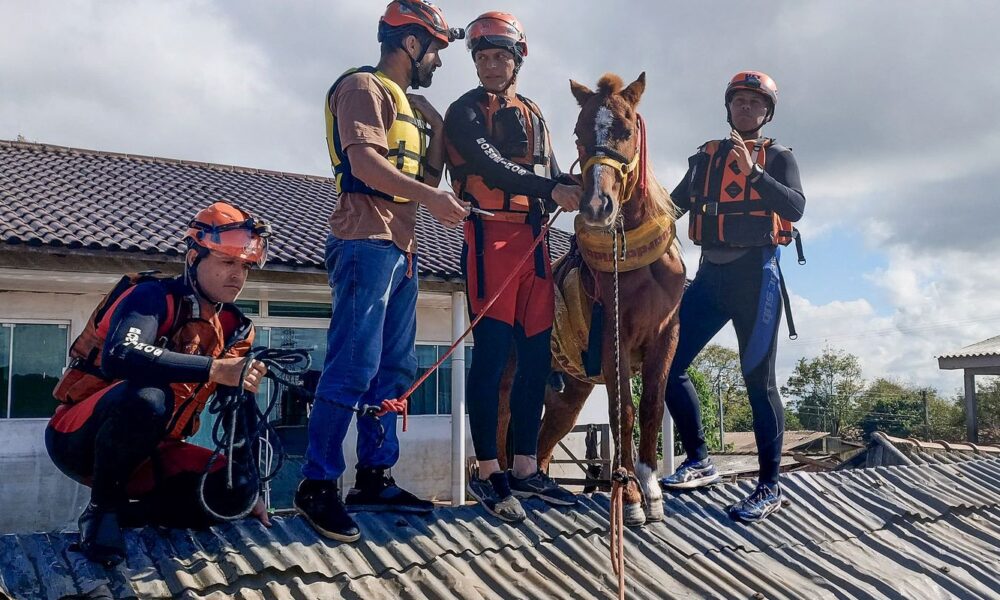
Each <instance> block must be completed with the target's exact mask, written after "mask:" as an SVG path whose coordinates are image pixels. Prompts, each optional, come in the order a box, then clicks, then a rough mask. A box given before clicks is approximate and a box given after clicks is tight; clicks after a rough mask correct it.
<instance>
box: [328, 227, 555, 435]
mask: <svg viewBox="0 0 1000 600" xmlns="http://www.w3.org/2000/svg"><path fill="white" fill-rule="evenodd" d="M562 211H563V209H562V208H559V209H557V210H556V211H555V212H554V213H552V217H551V218H549V220H548V222H547V223H545V225H543V226H542V230H541V232H539V234H538V236H537V237H536V238H535V240H534V241H533V242H532V243H531V246H530V247H529V248H528V251H527V252H526V253H525V254H524V256H523V257H521V260H520V261H518V263H517V265H515V266H514V268H513V269H512V270H511V272H510V274H509V275H507V279H505V280H504V281H503V283H502V284H500V288H499V289H498V290H497V291H496V293H495V294H493V297H492V298H490V300H489V302H487V303H486V305H485V306H483V308H482V309H481V310H480V311H479V315H477V316H476V318H475V319H473V320H472V323H471V324H469V327H468V328H467V329H466V330H465V333H463V334H462V335H460V336H458V339H457V340H455V342H454V343H453V344H452V345H451V347H450V348H448V351H447V352H445V353H444V355H443V356H442V357H441V358H439V359H438V361H437V362H436V363H434V364H433V365H432V366H431V368H430V369H428V370H427V372H425V373H424V374H423V375H421V376H420V378H419V379H417V380H416V381H414V382H413V385H411V386H410V388H409V389H408V390H406V391H405V392H403V393H402V395H400V396H399V398H390V399H387V400H383V401H382V404H381V405H380V406H379V407H378V408H379V410H378V412H377V413H375V416H377V417H381V416H383V415H385V414H387V413H390V412H396V413H403V431H406V415H407V405H408V404H409V398H410V396H412V395H413V392H415V391H417V389H418V388H419V387H420V386H421V385H423V383H424V381H426V380H427V378H428V377H430V376H431V375H433V374H434V372H435V371H437V370H438V368H439V367H440V366H441V365H442V364H444V361H446V360H448V357H450V356H451V355H452V354H453V353H454V352H455V350H456V349H457V348H458V347H459V346H460V345H461V344H462V340H464V339H465V338H466V337H468V336H469V334H470V333H472V329H473V328H474V327H475V326H476V325H478V324H479V321H481V320H482V319H483V317H485V316H486V313H487V312H488V311H489V310H490V308H492V307H493V305H494V304H496V302H497V300H499V299H500V294H502V293H503V291H504V290H505V289H507V286H508V285H510V282H511V281H513V280H514V278H515V277H517V276H518V273H519V272H520V270H521V267H522V266H524V263H525V262H527V260H528V259H529V258H531V257H532V256H533V255H534V253H535V247H536V246H538V244H540V243H541V241H542V240H544V239H545V236H546V235H547V234H548V232H549V228H551V227H552V224H553V223H555V221H556V217H558V216H559V215H560V214H561V213H562ZM348 408H350V409H351V410H354V409H353V407H348Z"/></svg>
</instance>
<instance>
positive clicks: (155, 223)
mask: <svg viewBox="0 0 1000 600" xmlns="http://www.w3.org/2000/svg"><path fill="white" fill-rule="evenodd" d="M0 198H2V200H3V201H2V202H0V243H3V244H27V245H30V246H41V247H49V248H71V249H72V248H85V249H91V250H99V251H106V252H124V253H140V254H159V255H167V256H177V257H179V256H180V255H181V253H182V251H183V245H182V244H181V242H180V239H181V234H182V233H183V230H184V228H185V227H187V222H188V221H189V220H190V218H191V217H192V216H193V215H194V214H195V213H196V212H197V211H198V210H199V209H200V208H202V207H203V206H205V205H207V204H208V203H210V202H214V201H216V200H219V199H228V200H232V201H233V202H236V203H238V204H239V205H240V206H241V207H243V208H246V209H247V210H250V211H251V212H253V213H255V214H257V215H258V216H260V217H263V218H265V219H267V220H268V221H270V222H271V223H272V225H273V227H274V232H275V236H274V239H273V240H272V245H271V257H270V263H269V264H274V265H285V266H291V267H304V268H312V269H320V270H325V267H324V266H323V249H324V242H325V240H326V235H327V217H328V216H329V214H330V212H331V211H332V210H333V207H334V204H335V202H336V190H335V186H334V182H333V179H330V178H327V177H315V176H310V175H298V174H294V173H279V172H276V171H266V170H261V169H252V168H245V167H236V166H229V165H214V164H207V163H200V162H190V161H181V160H174V159H166V158H156V157H149V156H135V155H128V154H116V153H110V152H100V151H96V150H84V149H79V148H66V147H61V146H50V145H44V144H33V143H25V142H11V141H4V140H0ZM417 242H418V244H419V253H420V260H419V261H418V262H417V265H418V272H419V273H420V275H425V276H426V275H432V276H436V277H442V278H459V277H461V269H460V265H459V259H460V256H461V252H462V230H461V228H457V229H446V228H445V227H444V226H442V225H441V224H440V223H438V222H437V221H435V220H434V219H433V218H432V217H431V216H430V214H429V213H428V212H427V211H426V210H425V209H424V208H423V207H421V208H420V211H419V213H418V218H417ZM550 243H551V251H552V256H553V257H557V256H561V255H562V254H564V253H565V252H566V251H567V250H568V249H569V234H568V233H566V232H564V231H561V230H553V231H552V235H551V239H550Z"/></svg>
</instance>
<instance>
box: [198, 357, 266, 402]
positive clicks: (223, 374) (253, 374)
mask: <svg viewBox="0 0 1000 600" xmlns="http://www.w3.org/2000/svg"><path fill="white" fill-rule="evenodd" d="M248 360H253V359H250V358H241V357H236V358H216V359H215V360H213V361H212V366H211V367H210V368H209V370H208V380H209V381H211V382H214V383H218V384H219V385H226V386H229V387H237V386H239V385H240V375H242V374H243V366H244V364H245V363H246V361H248ZM266 374H267V366H266V365H265V364H264V363H262V362H260V361H259V360H254V361H253V364H252V365H251V367H250V369H249V370H248V371H247V375H246V377H245V378H244V379H243V389H245V390H246V391H248V392H250V393H254V394H256V393H257V388H258V387H259V386H260V382H261V381H263V380H264V375H266Z"/></svg>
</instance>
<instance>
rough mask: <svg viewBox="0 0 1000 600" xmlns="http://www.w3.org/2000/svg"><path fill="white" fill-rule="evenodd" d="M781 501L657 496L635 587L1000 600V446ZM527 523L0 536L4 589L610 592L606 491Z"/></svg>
mask: <svg viewBox="0 0 1000 600" xmlns="http://www.w3.org/2000/svg"><path fill="white" fill-rule="evenodd" d="M783 481H784V492H785V494H786V497H787V499H788V501H789V504H788V506H786V507H785V508H784V509H783V510H782V511H780V512H778V513H776V514H775V515H773V516H772V517H771V518H770V519H768V520H767V521H765V522H763V523H759V524H756V525H753V526H747V525H742V524H735V523H733V522H732V521H730V520H729V518H728V517H727V516H726V515H725V512H724V507H725V506H726V505H727V504H728V503H730V502H733V501H735V500H736V499H737V498H738V497H740V496H741V495H742V494H745V493H747V492H749V491H750V489H751V483H750V482H741V483H738V484H731V485H720V486H716V487H715V488H712V489H710V490H702V491H698V492H694V493H689V494H685V495H679V496H668V497H667V498H666V501H665V508H666V513H667V518H666V520H665V521H664V522H663V523H658V524H653V525H649V526H647V527H645V528H642V529H637V530H629V531H628V532H627V533H626V536H625V541H626V553H627V561H628V567H627V568H628V575H627V581H628V597H629V598H643V599H646V598H648V599H654V598H655V599H659V598H665V597H669V598H789V599H792V598H795V599H799V598H810V599H825V598H830V599H833V598H884V599H897V598H935V599H940V598H1000V460H981V461H970V462H964V463H957V464H947V465H946V464H933V465H922V466H914V467H882V468H875V469H861V470H855V471H841V472H833V473H794V474H790V475H787V476H785V477H784V478H783ZM527 506H528V508H529V520H528V521H527V522H525V523H523V524H521V525H518V526H510V525H506V524H502V523H500V522H498V521H497V520H495V519H493V518H487V517H485V516H484V515H483V513H481V512H480V511H479V510H478V509H477V508H475V507H471V506H470V507H462V508H457V509H442V510H438V511H436V512H435V513H434V514H433V515H430V516H409V515H408V516H395V515H387V514H382V515H375V514H366V515H361V516H360V517H359V525H360V527H361V530H362V533H363V537H362V540H361V541H360V542H358V543H356V544H336V543H333V542H329V541H327V540H324V539H321V538H318V537H317V536H316V535H315V534H314V533H313V532H312V530H311V529H310V528H309V526H308V525H307V524H305V523H304V522H303V521H302V520H301V519H300V518H298V517H289V518H278V519H275V522H276V525H275V526H274V527H273V528H272V529H270V530H266V529H264V528H263V527H261V526H260V525H259V524H257V523H255V522H250V521H244V522H242V523H237V524H227V525H223V526H219V527H215V528H213V529H211V530H209V531H204V532H190V531H184V530H162V531H161V530H154V529H144V530H136V531H130V532H129V533H128V536H127V537H128V543H129V560H128V562H127V564H126V565H124V566H122V567H121V568H119V569H116V570H113V571H109V572H105V571H104V570H103V569H95V568H94V567H93V566H91V565H90V564H89V563H87V562H86V561H83V560H81V559H80V557H79V555H78V554H76V553H74V552H71V551H69V550H68V546H69V544H70V542H71V541H72V538H73V536H72V535H71V534H36V535H21V536H5V537H0V588H2V589H3V590H5V591H6V593H8V594H10V595H11V596H13V597H15V598H25V599H34V598H46V599H49V598H60V597H64V596H66V595H72V594H80V593H85V592H87V591H90V590H92V589H94V588H98V587H99V585H105V586H107V589H108V590H109V591H110V593H111V594H113V595H114V597H116V598H119V597H141V598H170V597H183V598H223V597H237V598H281V599H284V598H335V597H343V598H364V599H366V600H371V599H379V598H392V599H396V598H462V599H465V598H468V599H470V600H471V599H475V600H479V599H480V598H488V599H501V598H532V599H534V598H608V597H613V596H614V595H615V592H614V590H615V582H614V578H613V577H612V575H611V566H610V562H609V559H608V546H607V543H608V542H607V524H608V500H607V497H606V496H603V495H597V496H595V497H593V498H592V499H590V498H588V499H584V500H582V502H581V504H580V505H579V506H577V507H575V508H574V509H572V510H569V509H553V508H548V507H545V506H543V505H542V504H540V503H537V502H528V503H527Z"/></svg>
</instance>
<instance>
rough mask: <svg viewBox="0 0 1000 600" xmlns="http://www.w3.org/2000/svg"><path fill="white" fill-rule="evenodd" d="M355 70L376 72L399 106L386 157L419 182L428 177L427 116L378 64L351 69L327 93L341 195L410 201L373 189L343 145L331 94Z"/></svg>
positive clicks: (333, 157) (329, 138)
mask: <svg viewBox="0 0 1000 600" xmlns="http://www.w3.org/2000/svg"><path fill="white" fill-rule="evenodd" d="M354 73H371V74H373V75H374V76H375V77H376V78H377V79H378V81H379V82H380V83H381V84H382V86H383V87H384V88H385V89H386V91H387V92H389V95H390V96H392V103H393V105H394V106H395V108H396V119H395V120H394V121H393V122H392V125H391V126H390V127H389V131H387V132H386V140H387V141H388V147H389V151H388V152H387V153H386V156H385V159H386V160H388V161H389V163H390V164H392V166H393V167H395V168H396V169H398V170H399V171H400V172H402V173H403V174H405V175H408V176H410V177H412V178H414V179H416V180H417V181H423V180H424V170H425V168H426V166H427V145H428V144H429V143H430V137H431V130H430V127H429V126H428V125H427V123H426V122H425V121H424V117H423V115H421V114H420V112H419V111H417V110H415V109H414V108H413V107H411V106H410V101H409V100H407V98H406V93H405V92H404V91H403V89H402V88H400V87H399V85H397V84H396V82H395V81H393V80H391V79H389V78H388V77H387V76H386V75H385V73H382V72H381V71H379V70H378V69H376V68H375V67H360V68H357V69H350V70H348V71H347V72H346V73H344V74H343V75H341V76H340V77H338V78H337V81H335V82H334V83H333V85H332V86H330V90H329V91H328V92H327V93H326V110H325V112H326V144H327V148H328V150H329V151H330V163H331V164H332V165H333V173H334V176H335V178H336V183H337V194H338V195H340V194H342V193H344V192H353V193H360V194H368V195H370V196H377V197H379V198H385V199H386V200H392V201H393V202H409V201H410V200H409V199H408V198H403V197H401V196H391V195H389V194H386V193H384V192H380V191H378V190H376V189H373V188H371V187H369V186H368V185H366V184H365V183H364V182H363V181H361V180H360V179H358V178H357V177H355V176H354V174H353V173H351V163H350V161H349V160H348V158H347V153H346V152H344V148H343V146H341V143H340V135H339V133H338V132H337V118H336V116H334V114H333V111H332V110H330V97H331V96H333V93H334V91H335V90H336V89H337V85H339V84H340V82H341V81H343V80H344V78H345V77H347V76H348V75H352V74H354Z"/></svg>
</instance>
